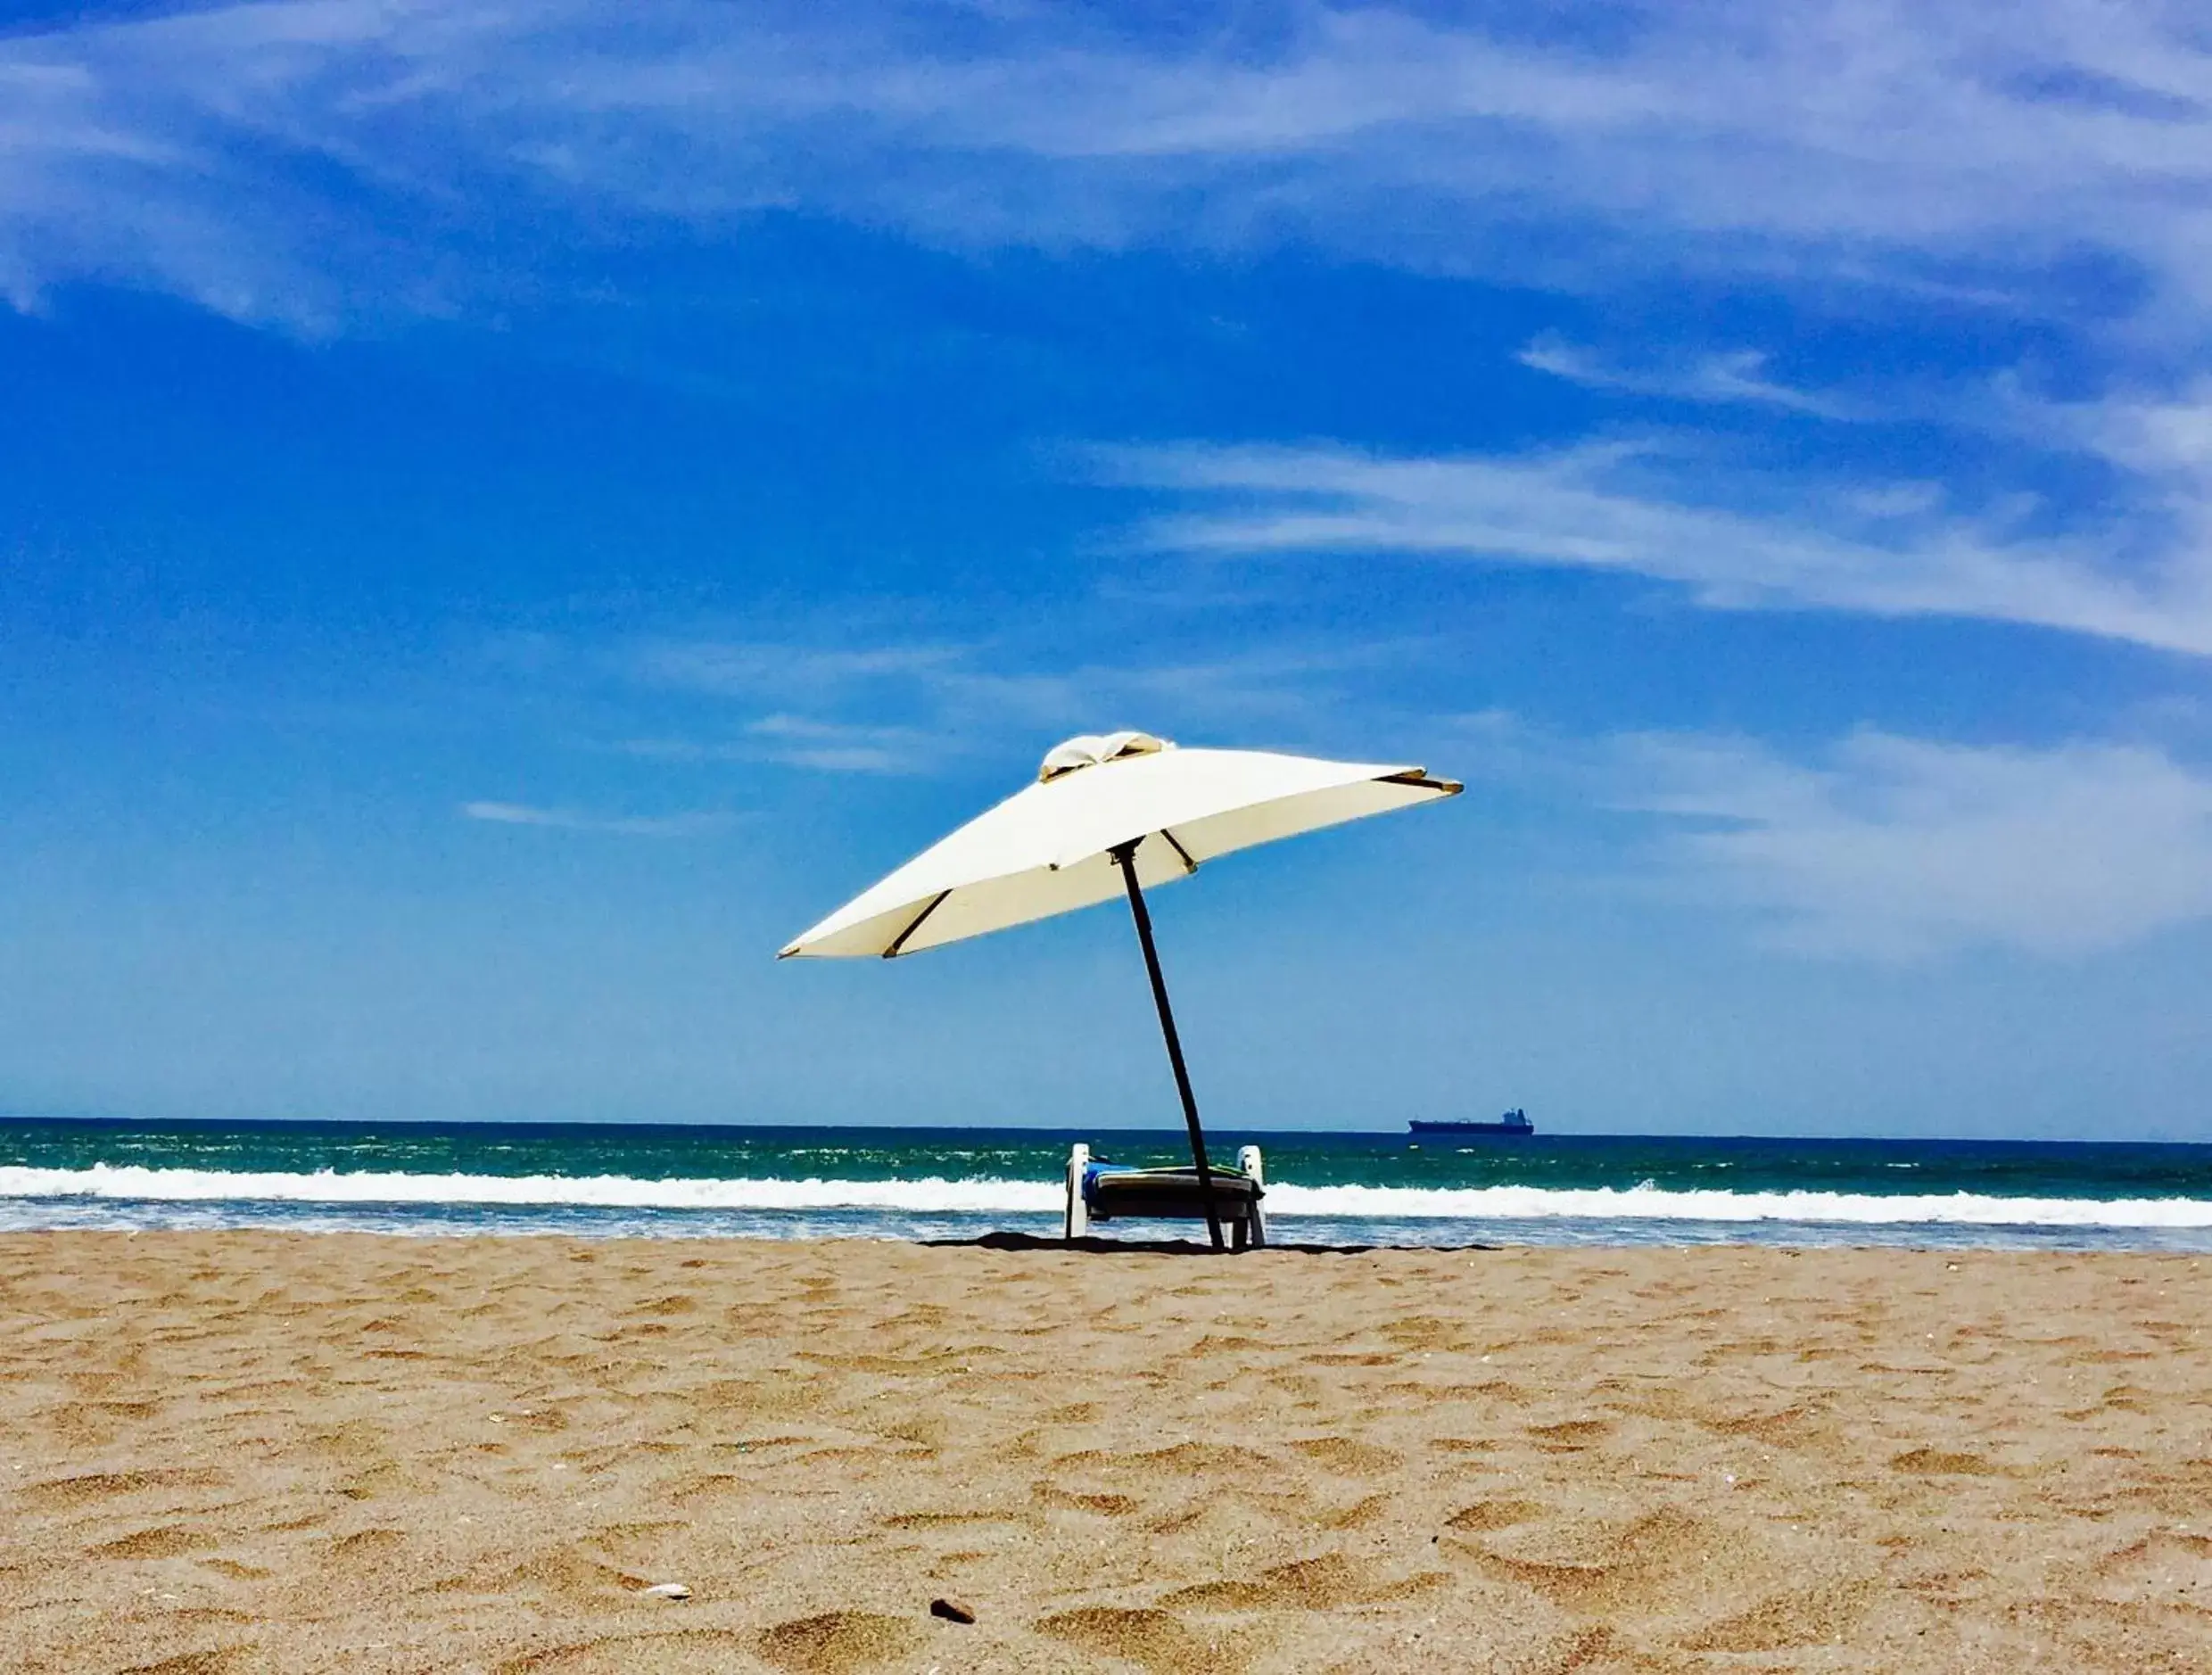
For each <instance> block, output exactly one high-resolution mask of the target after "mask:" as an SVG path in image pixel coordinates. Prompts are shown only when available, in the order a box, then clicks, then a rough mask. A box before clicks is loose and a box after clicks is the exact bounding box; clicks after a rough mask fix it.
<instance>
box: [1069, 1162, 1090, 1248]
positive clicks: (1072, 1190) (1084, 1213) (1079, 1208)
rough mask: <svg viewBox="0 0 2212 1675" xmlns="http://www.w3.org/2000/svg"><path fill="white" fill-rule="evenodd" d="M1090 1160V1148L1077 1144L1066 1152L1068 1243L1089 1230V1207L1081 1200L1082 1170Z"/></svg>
mask: <svg viewBox="0 0 2212 1675" xmlns="http://www.w3.org/2000/svg"><path fill="white" fill-rule="evenodd" d="M1090 1161H1091V1148H1090V1147H1088V1146H1080V1145H1079V1146H1077V1148H1076V1149H1075V1150H1074V1151H1070V1152H1069V1154H1068V1229H1067V1234H1066V1236H1067V1239H1068V1241H1069V1243H1071V1244H1072V1243H1073V1242H1075V1241H1076V1240H1077V1239H1080V1238H1082V1237H1083V1236H1084V1235H1085V1234H1087V1233H1089V1232H1090V1231H1091V1207H1090V1206H1089V1205H1088V1204H1086V1203H1085V1202H1084V1201H1083V1171H1084V1169H1085V1168H1087V1167H1088V1166H1089V1164H1090Z"/></svg>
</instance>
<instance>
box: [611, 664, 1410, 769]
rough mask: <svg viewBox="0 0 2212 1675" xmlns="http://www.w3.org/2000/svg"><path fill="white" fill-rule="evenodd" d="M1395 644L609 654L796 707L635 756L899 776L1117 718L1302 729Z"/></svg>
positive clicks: (734, 695) (638, 747)
mask: <svg viewBox="0 0 2212 1675" xmlns="http://www.w3.org/2000/svg"><path fill="white" fill-rule="evenodd" d="M1049 649H1057V648H1049ZM1404 649H1405V648H1404V647H1403V645H1402V644H1399V643H1386V642H1379V641H1374V640H1370V639H1344V640H1342V641H1341V642H1340V643H1336V644H1328V645H1307V644H1300V645H1295V646H1284V645H1276V646H1271V647H1267V648H1261V649H1257V650H1252V651H1245V652H1238V653H1228V654H1216V655H1211V656H1187V657H1172V656H1169V657H1160V656H1143V655H1141V654H1135V653H1132V654H1131V655H1128V656H1126V657H1125V658H1123V659H1122V660H1119V661H1105V660H1098V659H1089V658H1084V659H1076V658H1070V659H1069V660H1068V661H1065V662H1040V660H1039V657H1038V655H1037V653H1038V650H1039V648H1037V647H1036V646H1028V647H1019V646H1014V645H1009V644H1002V643H998V642H995V641H976V642H972V643H969V644H964V645H956V644H950V643H946V642H945V641H942V640H929V641H920V642H913V643H908V642H902V641H900V640H897V639H888V638H886V639H872V640H869V641H855V642H843V643H835V644H829V645H823V644H819V643H817V644H805V643H796V642H794V643H788V644H772V643H768V642H762V641H755V640H742V641H725V640H721V639H715V638H713V637H711V636H701V637H699V638H697V639H654V640H650V641H647V642H642V643H640V644H639V645H637V646H636V647H634V648H632V649H631V652H630V654H629V655H628V656H627V657H626V658H623V657H618V658H617V662H618V664H620V663H626V664H627V666H628V667H629V668H630V669H631V672H632V673H633V675H634V677H635V678H636V679H638V680H640V681H644V682H646V683H648V684H650V685H654V686H658V687H661V688H664V689H675V690H680V691H686V692H690V693H694V694H697V695H701V696H704V697H711V698H718V699H727V700H730V701H732V702H735V703H751V702H759V703H764V704H766V705H779V706H785V705H788V706H791V707H774V708H771V709H769V710H768V711H767V712H766V713H765V714H760V715H757V716H755V717H754V718H752V719H750V720H749V721H747V722H745V723H744V724H743V726H742V729H741V730H740V732H739V734H738V736H736V737H734V738H733V737H730V736H727V735H724V736H721V737H716V738H709V739H707V740H705V741H701V740H696V739H677V738H647V739H640V740H637V741H633V743H632V744H631V746H630V747H629V748H630V749H631V750H632V751H633V753H637V754H647V755H663V756H672V757H673V756H680V755H689V756H693V757H695V758H707V757H715V758H721V759H724V760H737V759H745V760H755V761H759V760H770V761H781V762H785V763H791V764H793V765H798V766H813V767H822V768H830V769H857V770H860V771H900V772H904V771H931V769H932V768H933V766H934V765H935V764H937V763H943V762H948V761H953V760H957V759H959V758H962V757H964V756H967V755H970V754H972V753H973V752H975V751H977V750H978V749H995V748H997V747H1000V746H1002V745H1003V744H1005V743H1006V742H1008V741H1010V740H1011V739H1013V738H1021V739H1024V740H1029V741H1033V740H1035V739H1036V738H1038V737H1040V736H1043V735H1045V734H1051V735H1052V736H1053V737H1058V736H1060V735H1061V734H1064V733H1074V732H1083V731H1098V730H1102V729H1105V730H1111V729H1112V728H1115V727H1120V726H1142V727H1145V728H1147V729H1149V730H1162V729H1172V728H1175V727H1177V726H1181V725H1183V724H1184V723H1185V722H1188V723H1191V724H1194V725H1196V726H1199V727H1201V729H1202V728H1246V727H1253V726H1261V727H1271V728H1273V729H1274V730H1276V731H1278V732H1279V731H1282V730H1292V731H1297V730H1301V729H1303V728H1304V727H1306V726H1308V725H1309V724H1311V723H1312V722H1314V721H1315V720H1316V718H1317V717H1319V716H1320V715H1322V714H1324V713H1325V710H1326V709H1327V707H1328V705H1329V702H1330V698H1331V688H1330V686H1329V681H1330V680H1331V678H1332V677H1334V676H1339V675H1341V674H1344V673H1346V672H1350V671H1353V670H1358V669H1363V668H1368V667H1373V666H1375V665H1378V664H1385V663H1387V662H1388V661H1389V660H1390V659H1391V657H1392V656H1398V655H1402V653H1403V651H1404ZM799 705H804V706H805V707H797V706H799Z"/></svg>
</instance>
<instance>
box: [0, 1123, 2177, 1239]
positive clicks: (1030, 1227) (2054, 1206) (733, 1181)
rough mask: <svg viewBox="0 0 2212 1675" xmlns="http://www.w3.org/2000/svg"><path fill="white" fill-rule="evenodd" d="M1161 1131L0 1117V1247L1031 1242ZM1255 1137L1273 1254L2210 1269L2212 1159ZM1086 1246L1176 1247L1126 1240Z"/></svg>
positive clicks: (1171, 1156) (1613, 1140) (1612, 1140)
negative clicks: (2031, 1251)
mask: <svg viewBox="0 0 2212 1675" xmlns="http://www.w3.org/2000/svg"><path fill="white" fill-rule="evenodd" d="M1077 1139H1081V1140H1083V1141H1085V1142H1087V1143H1089V1144H1090V1145H1091V1146H1092V1148H1093V1151H1094V1153H1095V1154H1098V1155H1102V1156H1105V1157H1108V1158H1111V1159H1114V1160H1116V1161H1118V1162H1125V1163H1173V1162H1176V1161H1178V1160H1187V1159H1188V1155H1189V1154H1188V1152H1187V1151H1185V1150H1184V1139H1183V1135H1182V1134H1181V1133H1180V1132H1179V1131H1160V1130H1151V1131H1146V1132H1143V1133H1088V1134H1083V1135H1077V1134H1073V1133H1067V1132H1061V1131H1059V1130H1051V1129H953V1128H935V1129H930V1128H821V1129H814V1128H789V1127H699V1126H667V1125H645V1124H606V1125H583V1124H555V1123H535V1124H505V1123H468V1124H428V1123H423V1124H417V1123H330V1122H303V1123H236V1124H213V1123H162V1122H128V1121H98V1122H71V1121H24V1120H9V1121H0V1231H22V1230H26V1229H34V1228H62V1227H97V1228H124V1229H157V1228H218V1227H288V1228H294V1229H306V1230H315V1231H348V1230H351V1231H367V1232H376V1233H397V1234H531V1233H563V1234H582V1235H585V1236H598V1237H615V1236H623V1237H635V1236H645V1237H671V1238H675V1237H682V1238H694V1237H706V1238H748V1239H762V1238H767V1239H791V1238H821V1237H847V1238H877V1239H962V1238H971V1237H975V1236H977V1235H979V1234H985V1233H988V1232H992V1231H1007V1232H1014V1233H1027V1234H1048V1235H1049V1234H1057V1233H1058V1232H1059V1231H1060V1227H1061V1209H1062V1197H1063V1189H1062V1186H1061V1181H1062V1178H1063V1174H1064V1170H1065V1166H1066V1160H1067V1156H1068V1148H1069V1144H1070V1143H1071V1142H1073V1141H1075V1140H1077ZM1209 1141H1210V1142H1211V1149H1212V1154H1213V1156H1214V1157H1215V1158H1217V1159H1221V1160H1224V1161H1228V1160H1233V1159H1234V1157H1235V1155H1236V1149H1237V1147H1238V1146H1240V1145H1242V1144H1245V1143H1257V1144H1259V1146H1260V1147H1261V1148H1262V1151H1263V1153H1264V1155H1265V1158H1266V1163H1267V1181H1268V1187H1267V1209H1268V1213H1269V1217H1270V1225H1271V1228H1272V1231H1273V1235H1274V1237H1275V1240H1276V1242H1283V1243H1289V1242H1296V1243H1301V1244H1321V1245H1374V1244H1383V1245H1468V1244H1509V1243H1539V1244H1564V1243H1572V1244H1691V1243H1714V1242H1746V1243H1759V1244H1787V1245H1827V1244H1892V1245H1920V1246H1938V1247H1965V1246H1973V1247H1980V1248H2007V1247H2010V1248H2044V1249H2079V1250H2192V1251H2196V1250H2212V1145H2177V1144H2144V1145H2122V1144H2059V1143H2035V1142H2000V1141H1946V1140H1801V1139H1749V1138H1746V1139H1709V1138H1685V1137H1638V1136H1630V1135H1603V1136H1600V1135H1537V1136H1535V1137H1533V1138H1530V1139H1520V1140H1494V1139H1481V1138H1473V1139H1469V1138H1462V1137H1458V1136H1452V1135H1418V1136H1409V1135H1402V1134H1399V1135H1391V1134H1313V1133H1295V1134H1293V1133H1284V1134H1238V1133H1230V1132H1224V1133H1221V1134H1219V1135H1209ZM1101 1231H1102V1232H1105V1233H1106V1234H1109V1235H1110V1236H1111V1235H1117V1234H1118V1235H1120V1236H1125V1237H1130V1238H1158V1237H1161V1236H1178V1235H1180V1234H1183V1233H1184V1232H1185V1231H1186V1230H1184V1229H1182V1228H1178V1227H1177V1226H1176V1225H1172V1224H1159V1223H1127V1224H1118V1225H1113V1226H1110V1227H1108V1228H1105V1229H1102V1230H1101Z"/></svg>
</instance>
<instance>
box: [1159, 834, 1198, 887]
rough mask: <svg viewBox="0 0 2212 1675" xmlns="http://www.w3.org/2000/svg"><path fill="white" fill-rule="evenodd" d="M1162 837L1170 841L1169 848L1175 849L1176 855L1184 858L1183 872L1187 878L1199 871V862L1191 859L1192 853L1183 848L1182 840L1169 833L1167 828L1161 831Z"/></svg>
mask: <svg viewBox="0 0 2212 1675" xmlns="http://www.w3.org/2000/svg"><path fill="white" fill-rule="evenodd" d="M1160 836H1161V837H1162V838H1166V839H1167V840H1168V847H1169V848H1171V849H1173V850H1174V851H1175V852H1176V854H1179V855H1181V856H1182V857H1183V871H1184V876H1185V877H1187V876H1189V875H1190V874H1191V873H1193V872H1195V871H1198V862H1195V861H1193V859H1192V858H1191V852H1190V851H1189V850H1187V849H1185V848H1184V846H1183V844H1182V840H1181V839H1179V838H1176V835H1175V834H1174V833H1173V832H1171V831H1169V830H1168V829H1167V828H1166V827H1165V826H1162V827H1161V828H1160Z"/></svg>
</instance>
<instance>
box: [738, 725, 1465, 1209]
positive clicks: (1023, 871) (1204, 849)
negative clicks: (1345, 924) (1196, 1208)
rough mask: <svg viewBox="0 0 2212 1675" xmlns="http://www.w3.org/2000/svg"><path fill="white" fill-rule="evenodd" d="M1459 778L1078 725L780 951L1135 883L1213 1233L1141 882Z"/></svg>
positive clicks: (1147, 958)
mask: <svg viewBox="0 0 2212 1675" xmlns="http://www.w3.org/2000/svg"><path fill="white" fill-rule="evenodd" d="M1459 790H1460V787H1459V786H1458V785H1457V784H1455V783H1454V782H1453V781H1451V780H1432V779H1431V778H1430V777H1429V776H1428V774H1427V772H1426V771H1424V770H1423V769H1420V768H1415V767H1405V766H1392V765H1387V764H1382V763H1358V762H1322V761H1318V760H1316V759H1315V758H1313V757H1310V756H1286V755H1276V754H1275V753H1274V752H1272V751H1265V750H1213V749H1196V748H1193V749H1178V748H1176V746H1174V745H1173V744H1170V743H1169V742H1168V741H1167V740H1166V739H1162V738H1154V737H1153V736H1152V735H1151V734H1150V733H1135V732H1123V733H1107V734H1103V735H1098V736H1091V735H1086V736H1085V737H1082V738H1070V739H1069V740H1068V741H1067V742H1066V743H1065V744H1062V745H1058V746H1055V747H1053V748H1052V750H1051V751H1049V752H1048V753H1047V754H1046V755H1045V757H1044V764H1043V766H1042V767H1041V768H1040V769H1039V770H1038V772H1037V777H1036V782H1035V783H1034V784H1031V785H1028V786H1025V787H1024V788H1022V789H1020V790H1019V791H1017V792H1015V793H1014V795H1013V796H1010V797H1008V798H1007V799H1006V800H1005V801H1004V802H1003V803H1001V804H998V805H997V806H996V807H995V808H993V809H990V810H987V811H986V812H985V813H982V814H979V815H978V816H977V817H976V818H975V819H974V820H971V821H969V822H968V823H967V824H966V825H965V826H962V828H961V829H959V830H957V831H955V832H953V834H951V835H950V836H949V837H947V838H944V839H943V840H941V841H940V842H938V843H937V844H936V845H934V846H931V847H930V848H929V849H926V850H924V851H923V852H922V853H921V854H919V855H916V856H915V857H914V858H913V859H912V861H909V862H907V863H906V864H905V865H904V866H903V867H901V868H899V870H898V871H896V872H894V873H892V874H891V875H890V876H889V877H888V878H887V879H884V880H883V881H882V882H881V883H879V884H878V885H876V886H875V887H873V888H871V889H868V890H865V891H863V893H862V894H860V895H856V896H854V898H853V899H852V900H851V901H849V902H847V903H846V904H845V905H844V906H843V907H840V908H839V909H838V911H837V912H834V913H832V914H830V915H829V918H827V919H825V920H822V921H821V923H820V924H819V925H816V926H815V927H814V928H813V929H812V930H809V931H806V932H805V933H804V934H803V935H801V936H799V937H796V938H795V939H794V940H793V941H791V942H790V943H789V944H788V945H786V946H785V947H784V948H783V949H782V951H781V952H780V953H779V954H778V956H777V957H778V958H779V959H791V958H794V957H808V956H811V957H814V958H838V957H853V956H859V955H864V954H873V955H876V956H878V957H879V958H882V959H886V960H890V959H896V958H898V957H900V956H902V955H905V954H912V953H920V952H921V951H922V950H923V949H925V948H937V947H941V946H943V945H945V944H946V943H948V942H961V941H963V940H965V939H966V938H968V937H980V936H982V935H984V934H985V933H986V932H987V931H994V930H1003V929H1005V928H1007V927H1008V926H1011V925H1022V924H1027V923H1028V922H1029V921H1030V920H1036V919H1047V918H1050V917H1051V916H1052V915H1053V914H1055V913H1065V912H1072V911H1074V910H1075V909H1077V908H1078V907H1089V906H1091V905H1093V904H1095V903H1098V902H1102V901H1105V900H1107V899H1108V898H1109V897H1111V896H1115V895H1126V896H1127V898H1128V903H1129V912H1130V915H1131V916H1132V917H1133V918H1134V919H1135V921H1136V934H1137V941H1138V943H1139V944H1140V945H1142V946H1143V951H1144V968H1145V970H1146V971H1147V972H1148V973H1149V974H1150V976H1151V983H1152V1002H1153V1004H1154V1005H1155V1006H1156V1007H1157V1008H1158V1010H1159V1012H1160V1033H1161V1035H1162V1036H1165V1037H1166V1039H1167V1044H1168V1063H1169V1065H1170V1066H1171V1067H1172V1068H1173V1069H1174V1071H1175V1080H1176V1093H1178V1094H1179V1095H1180V1096H1181V1098H1182V1101H1183V1118H1184V1126H1186V1127H1188V1128H1189V1130H1190V1135H1191V1160H1192V1162H1193V1164H1194V1165H1195V1166H1196V1167H1197V1170H1198V1183H1199V1191H1200V1193H1201V1201H1202V1202H1203V1203H1204V1205H1205V1209H1206V1223H1207V1226H1208V1229H1209V1232H1210V1233H1211V1234H1212V1237H1213V1242H1214V1245H1215V1247H1216V1248H1217V1249H1218V1248H1219V1247H1220V1245H1221V1243H1222V1237H1221V1218H1220V1217H1219V1215H1218V1214H1217V1211H1216V1209H1215V1204H1214V1189H1213V1180H1212V1176H1211V1175H1210V1174H1209V1169H1208V1166H1207V1161H1206V1138H1205V1135H1204V1132H1203V1130H1202V1129H1201V1127H1200V1125H1199V1119H1198V1102H1197V1100H1196V1099H1195V1098H1194V1097H1193V1094H1192V1092H1191V1077H1190V1072H1189V1070H1188V1069H1186V1068H1185V1067H1184V1061H1183V1046H1182V1043H1181V1041H1180V1039H1179V1038H1178V1037H1177V1036H1176V1026H1175V1013H1174V1011H1172V1010H1171V1009H1170V1008H1169V1006H1168V985H1167V981H1166V979H1165V978H1163V977H1162V976H1161V975H1160V953H1159V950H1158V949H1157V948H1156V947H1155V946H1154V945H1153V941H1152V920H1151V912H1149V911H1148V910H1147V908H1146V906H1145V903H1144V890H1145V887H1147V886H1154V885H1161V884H1170V883H1173V882H1174V881H1175V880H1176V879H1184V878H1188V877H1189V876H1190V875H1191V874H1192V873H1193V872H1195V871H1198V869H1199V867H1200V866H1201V864H1203V863H1204V862H1209V861H1211V860H1213V859H1215V858H1216V857H1217V856H1220V855H1226V854H1231V853H1232V852H1234V851H1235V850H1238V849H1249V848H1250V847H1251V846H1253V845H1255V844H1263V843H1267V842H1270V841H1272V840H1273V839H1275V838H1289V837H1293V836H1295V835H1296V834H1298V833H1300V832H1304V831H1313V830H1316V829H1318V828H1320V827H1323V826H1334V825H1338V824H1340V823H1341V822H1342V821H1349V820H1358V819H1359V818H1360V817H1361V816H1363V815H1366V814H1380V813H1385V812H1386V811H1388V810H1391V809H1394V808H1406V807H1408V806H1410V805H1412V804H1416V803H1426V802H1431V801H1433V800H1434V799H1436V798H1439V797H1446V796H1456V795H1457V794H1458V792H1459Z"/></svg>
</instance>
